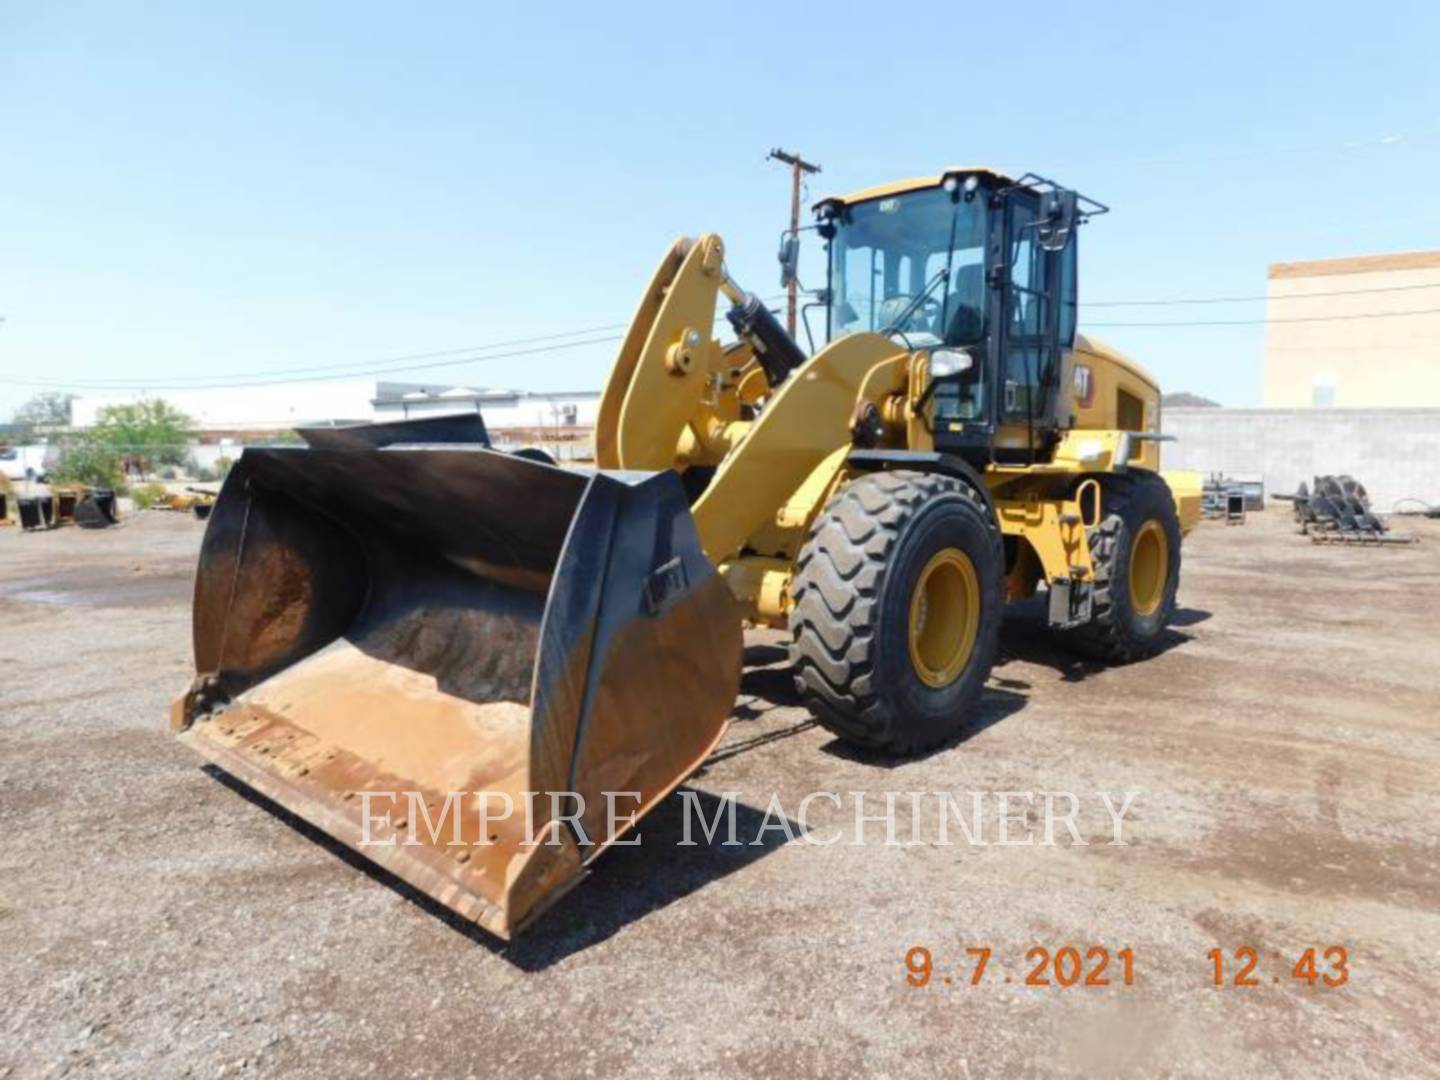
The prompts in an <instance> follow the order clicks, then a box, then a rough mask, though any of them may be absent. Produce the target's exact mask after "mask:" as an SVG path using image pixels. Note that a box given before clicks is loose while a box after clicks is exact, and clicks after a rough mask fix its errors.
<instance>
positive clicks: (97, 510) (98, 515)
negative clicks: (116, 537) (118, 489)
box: [74, 488, 120, 529]
mask: <svg viewBox="0 0 1440 1080" xmlns="http://www.w3.org/2000/svg"><path fill="white" fill-rule="evenodd" d="M74 517H75V524H76V525H79V526H80V528H82V529H104V528H108V527H109V526H111V525H115V524H117V523H118V522H119V521H120V514H119V512H118V511H117V509H116V504H115V492H113V491H111V490H110V489H109V488H87V489H86V490H85V495H84V497H83V498H82V499H81V500H80V501H79V502H77V503H76V504H75V510H74Z"/></svg>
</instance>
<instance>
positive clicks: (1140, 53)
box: [0, 0, 1440, 416]
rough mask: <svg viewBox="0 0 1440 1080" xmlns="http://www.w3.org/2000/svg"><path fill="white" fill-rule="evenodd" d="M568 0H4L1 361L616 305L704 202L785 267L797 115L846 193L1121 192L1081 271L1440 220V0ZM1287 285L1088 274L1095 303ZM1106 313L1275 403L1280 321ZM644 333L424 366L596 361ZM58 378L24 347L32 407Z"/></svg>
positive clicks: (332, 351) (284, 359)
mask: <svg viewBox="0 0 1440 1080" xmlns="http://www.w3.org/2000/svg"><path fill="white" fill-rule="evenodd" d="M227 7H228V8H229V10H225V9H226V8H227ZM567 7H570V6H568V5H564V4H543V3H529V4H524V5H516V6H513V7H511V6H508V5H499V4H476V3H471V4H441V3H437V4H430V5H397V4H380V3H368V2H365V3H346V4H340V3H335V4H328V5H319V4H306V3H294V2H286V3H269V2H253V3H246V4H233V5H225V4H221V3H201V4H196V3H184V4H181V3H144V4H141V3H132V4H125V3H108V4H100V3H72V2H64V0H54V2H48V0H47V2H44V3H40V2H31V0H9V2H7V3H5V4H4V5H3V6H0V131H3V132H4V138H3V143H0V223H3V224H0V230H3V232H0V315H3V316H5V318H6V321H5V322H4V323H0V379H5V380H15V379H40V380H55V381H64V380H67V379H74V380H75V381H76V382H83V381H84V380H85V379H119V380H129V379H136V380H140V379H146V380H150V379H163V378H165V377H174V376H179V375H197V374H214V375H228V374H230V373H239V372H254V371H258V370H275V369H286V368H297V367H303V366H313V365H317V364H331V363H341V362H350V361H353V362H354V363H355V364H356V365H357V366H358V365H362V364H364V363H368V362H370V361H379V360H384V359H386V358H389V357H392V356H397V355H400V354H409V353H416V352H423V351H428V350H441V349H450V348H457V349H458V348H464V347H468V346H471V345H481V344H486V343H489V342H495V341H502V340H507V339H512V338H521V337H526V336H530V335H536V334H545V333H551V332H555V331H565V330H573V329H577V328H584V327H591V326H597V325H605V324H609V323H615V322H621V321H624V320H625V319H628V318H629V316H630V313H631V311H632V309H633V307H634V304H635V302H636V299H637V297H638V293H639V290H640V289H641V288H643V286H644V283H645V282H646V281H647V280H648V276H649V274H650V273H651V270H652V268H653V266H654V264H655V262H656V260H657V259H658V258H659V257H660V255H661V253H662V252H663V251H664V249H665V247H666V245H667V244H668V243H669V242H670V240H671V239H672V238H673V237H674V236H676V235H678V234H680V233H683V232H699V231H703V230H707V229H714V230H718V231H720V232H721V233H722V234H724V235H725V237H726V239H727V241H728V245H729V251H730V264H731V270H732V273H734V275H735V276H736V277H737V278H738V279H739V280H740V281H741V282H742V283H744V284H746V285H747V286H748V287H750V288H753V289H755V290H756V291H758V292H760V293H761V294H762V295H764V294H769V293H773V292H775V291H776V281H775V275H776V271H775V264H774V248H775V240H776V235H777V233H778V231H779V229H780V228H781V226H782V225H783V221H784V217H785V213H786V200H787V181H786V177H785V175H784V173H783V171H782V170H781V169H780V168H779V167H778V166H776V165H774V164H767V163H766V162H765V161H764V155H765V153H766V151H768V150H769V149H770V148H771V147H772V146H775V145H783V146H785V147H787V148H798V149H800V150H802V151H803V152H804V153H805V154H806V155H807V156H809V157H811V158H812V159H814V160H818V161H820V162H821V163H823V165H824V170H825V171H824V173H823V175H821V176H819V177H817V178H815V180H814V182H813V183H812V185H811V191H810V194H811V195H814V196H818V195H820V194H823V193H825V192H826V191H830V190H848V189H851V188H855V187H859V186H863V185H866V184H869V183H873V182H878V181H881V180H885V179H890V178H896V177H902V176H909V175H917V174H923V173H930V172H934V171H936V170H937V169H938V168H939V167H941V166H943V165H945V164H949V163H989V164H994V165H997V166H1001V167H1006V168H1009V169H1013V170H1017V171H1023V170H1027V169H1031V170H1035V171H1039V172H1043V173H1046V174H1048V175H1052V176H1054V177H1056V178H1057V179H1059V180H1061V181H1063V182H1065V183H1068V184H1070V185H1073V186H1076V187H1078V188H1079V189H1080V190H1081V191H1083V192H1086V193H1088V194H1093V195H1094V196H1096V197H1098V198H1100V199H1103V200H1104V201H1106V202H1108V203H1110V204H1111V205H1112V206H1113V207H1114V208H1115V209H1114V212H1113V213H1112V214H1111V215H1109V216H1108V217H1105V218H1101V219H1098V220H1097V221H1096V222H1094V223H1093V224H1092V225H1090V226H1088V227H1087V228H1086V230H1085V231H1084V233H1083V234H1082V235H1083V246H1082V248H1081V251H1082V255H1081V296H1082V300H1084V301H1112V300H1137V299H1147V298H1155V299H1169V298H1187V297H1188V298H1193V297H1212V296H1230V295H1239V296H1246V295H1254V294H1259V293H1263V292H1264V288H1265V267H1266V264H1267V263H1269V262H1272V261H1278V260H1288V259H1302V258H1312V257H1323V256H1331V255H1344V254H1352V253H1361V252H1372V251H1383V250H1395V249H1415V248H1427V247H1430V248H1433V247H1440V184H1437V183H1436V178H1437V177H1440V78H1437V75H1436V67H1437V59H1436V54H1435V42H1436V40H1437V38H1440V5H1436V4H1434V3H1433V0H1432V2H1430V3H1413V4H1407V3H1399V2H1391V3H1386V4H1380V5H1372V6H1369V7H1365V6H1358V7H1357V6H1356V5H1355V4H1353V3H1346V4H1337V3H1314V2H1306V3H1299V2H1291V3H1286V4H1263V3H1254V2H1250V3H1245V4H1236V5H1230V4H1214V3H1209V4H1204V5H1184V7H1186V8H1188V9H1189V10H1188V11H1184V12H1181V11H1178V10H1169V9H1172V8H1179V7H1181V5H1162V4H1156V3H1153V2H1149V3H1143V4H1133V5H1110V4H1096V5H1088V6H1086V7H1075V8H1073V9H1072V8H1069V7H1068V6H1059V7H1055V8H1051V9H1046V8H1045V7H1044V6H1043V5H1038V4H1036V5H1020V6H1017V5H1014V4H995V5H986V4H981V3H970V4H963V5H959V4H941V3H934V2H931V3H924V4H905V3H898V2H891V3H885V4H863V5H862V4H857V5H845V4H840V3H827V4H824V5H815V6H814V7H813V8H811V9H809V10H807V9H806V8H804V7H802V6H799V5H797V6H794V7H788V6H786V5H767V6H765V7H764V9H763V10H762V9H760V8H759V7H756V8H754V9H751V8H749V7H747V6H746V5H740V6H735V5H730V6H728V7H725V6H720V7H717V6H713V5H711V6H704V5H684V4H676V3H673V2H672V3H666V4H656V5H629V4H605V5H588V4H587V5H578V4H577V5H573V7H570V10H569V11H568V12H567V10H566V9H567ZM816 246H817V245H816V244H815V243H814V240H813V238H812V240H811V246H810V250H809V252H808V253H807V254H808V255H811V256H813V255H814V254H816V252H815V247H816ZM817 283H818V282H817ZM1263 315H1264V305H1263V304H1253V303H1252V304H1235V305H1203V306H1195V307H1162V308H1152V309H1146V308H1095V307H1091V308H1087V309H1085V311H1084V313H1083V315H1082V328H1084V327H1085V326H1087V325H1088V326H1091V327H1097V324H1099V323H1103V322H1122V321H1123V322H1136V321H1150V320H1155V321H1173V320H1177V319H1247V318H1252V319H1253V318H1260V317H1263ZM1095 332H1096V333H1097V334H1098V335H1100V336H1103V337H1107V338H1108V339H1109V340H1111V341H1113V342H1114V343H1115V344H1117V345H1119V346H1121V347H1122V348H1124V349H1126V350H1127V351H1129V352H1131V353H1132V354H1133V355H1135V356H1136V357H1137V358H1139V359H1140V360H1142V361H1143V362H1145V363H1146V364H1148V365H1149V366H1150V367H1151V369H1152V370H1154V371H1155V372H1156V373H1157V374H1158V375H1159V376H1160V378H1161V381H1162V383H1163V384H1164V385H1165V387H1166V389H1172V390H1180V389H1188V390H1194V391H1198V392H1200V393H1204V394H1208V395H1210V396H1212V397H1215V398H1218V399H1220V400H1222V401H1224V402H1225V403H1227V404H1241V405H1243V404H1255V403H1257V402H1258V396H1259V380H1260V358H1261V352H1262V348H1263V340H1264V330H1263V327H1260V326H1241V327H1193V328H1186V327H1163V328H1149V329H1146V328H1134V327H1107V328H1104V329H1099V328H1096V330H1095ZM611 353H612V347H611V346H608V345H607V346H590V347H586V348H580V349H573V350H568V351H561V352H552V353H543V354H538V355H532V356H528V357H519V358H511V359H500V360H494V361H490V362H487V363H472V364H468V365H465V366H458V367H453V368H442V369H433V370H430V371H426V372H417V373H416V374H415V376H414V377H416V378H421V379H430V380H440V379H444V380H447V381H455V382H467V383H472V384H474V383H482V384H488V385H511V386H519V387H526V388H531V389H580V388H589V387H597V388H598V387H599V386H600V385H602V383H603V381H604V378H605V375H606V373H607V372H608V369H609V363H610V360H611ZM393 377H396V378H405V377H407V376H405V375H404V374H397V375H395V376H393ZM34 389H35V388H33V387H28V386H22V385H16V384H15V383H14V382H9V381H7V382H0V416H3V415H5V414H7V413H8V412H9V410H10V408H12V407H13V406H15V405H17V404H19V403H20V402H21V401H23V400H24V399H25V398H27V397H28V396H29V395H30V393H32V392H33V390H34Z"/></svg>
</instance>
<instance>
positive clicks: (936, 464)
mask: <svg viewBox="0 0 1440 1080" xmlns="http://www.w3.org/2000/svg"><path fill="white" fill-rule="evenodd" d="M845 463H846V464H847V465H849V466H850V468H852V469H854V470H855V471H856V472H888V471H889V470H891V469H913V470H915V471H916V472H929V473H940V474H941V475H942V476H953V477H955V478H956V479H958V480H964V481H966V482H967V483H969V484H970V485H971V486H972V487H974V489H975V490H976V492H977V493H979V495H980V498H981V500H982V501H983V502H984V503H985V509H986V510H988V511H989V512H990V516H991V518H992V519H994V520H996V521H997V522H998V521H999V518H998V517H997V515H996V513H995V500H994V499H992V498H991V497H990V489H989V488H988V487H987V486H986V485H985V481H984V479H982V478H981V476H980V473H979V471H978V470H977V469H976V468H975V466H973V465H971V464H970V463H969V462H968V461H966V460H965V459H964V458H960V457H956V456H955V455H954V454H942V453H940V452H939V451H927V450H859V449H856V450H852V451H850V456H849V457H847V458H846V459H845Z"/></svg>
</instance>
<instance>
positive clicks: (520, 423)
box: [373, 384, 600, 432]
mask: <svg viewBox="0 0 1440 1080" xmlns="http://www.w3.org/2000/svg"><path fill="white" fill-rule="evenodd" d="M391 385H394V384H391ZM373 404H374V407H375V413H374V415H375V419H376V420H406V419H411V420H413V419H416V418H418V417H422V416H443V415H451V414H454V413H462V412H474V411H476V410H477V409H478V410H479V412H480V415H481V416H483V417H484V418H485V426H486V427H487V428H488V429H489V430H491V431H502V432H503V431H556V430H558V431H567V430H570V429H575V428H593V427H594V426H595V416H596V413H597V412H598V411H599V409H600V392H599V391H598V390H589V391H578V392H571V393H553V394H552V393H533V392H531V391H528V390H477V389H474V388H471V387H467V386H445V387H439V386H410V387H408V388H407V389H404V390H402V391H400V392H398V393H396V392H389V393H385V394H382V395H380V396H377V397H376V399H375V401H374V402H373Z"/></svg>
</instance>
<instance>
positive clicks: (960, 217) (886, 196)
mask: <svg viewBox="0 0 1440 1080" xmlns="http://www.w3.org/2000/svg"><path fill="white" fill-rule="evenodd" d="M1082 203H1083V204H1084V205H1083V207H1082V206H1081V204H1082ZM1106 209H1107V208H1106V207H1105V206H1103V205H1102V204H1100V203H1097V202H1095V201H1094V200H1091V199H1087V198H1084V197H1083V196H1080V195H1077V194H1076V193H1075V192H1073V191H1069V190H1067V189H1065V188H1061V187H1060V186H1059V185H1057V184H1055V183H1053V182H1051V181H1049V180H1046V179H1044V178H1043V177H1039V176H1035V175H1033V174H1026V175H1025V176H1023V177H1021V178H1020V179H1019V180H1018V181H1017V180H1011V179H1009V178H1008V177H1006V176H1003V175H1002V174H1000V173H997V172H994V171H992V170H989V169H951V170H948V171H947V172H945V173H942V174H941V175H940V176H936V177H927V178H924V179H919V180H912V181H903V182H901V183H898V184H889V185H885V186H883V187H880V188H870V189H867V190H866V191H861V192H857V193H856V194H854V195H851V196H847V197H845V198H832V199H826V200H823V201H822V202H820V203H818V204H817V205H816V207H815V213H816V217H817V219H818V222H819V224H818V231H819V232H820V234H821V236H823V237H824V238H825V241H826V249H827V260H826V262H827V268H828V269H827V282H826V289H825V292H824V293H823V294H822V301H823V304H824V308H825V335H824V336H825V340H826V342H827V343H828V342H831V341H835V340H836V339H838V338H841V337H844V336H845V335H847V334H853V333H859V332H862V331H864V332H871V333H877V334H883V335H886V336H889V337H892V338H894V339H895V341H896V342H897V343H900V344H903V345H904V346H905V347H906V348H907V349H909V350H911V351H912V352H914V351H920V350H925V351H928V352H929V353H930V374H931V382H930V385H929V388H928V389H927V392H926V396H927V398H928V406H929V408H928V411H929V415H930V417H931V422H932V423H933V427H934V436H935V448H936V450H939V451H943V452H949V453H956V454H959V455H961V456H963V457H965V458H967V459H969V460H971V461H972V462H973V463H976V464H980V463H982V462H984V463H991V462H995V463H1001V464H1024V463H1029V462H1033V461H1035V460H1037V458H1038V457H1039V456H1040V455H1041V454H1042V453H1043V451H1045V450H1046V449H1047V448H1048V447H1049V445H1050V444H1051V443H1052V442H1053V441H1054V439H1055V438H1056V437H1057V432H1058V430H1059V427H1060V417H1059V398H1060V395H1059V393H1058V388H1059V383H1060V374H1061V371H1060V369H1061V361H1062V358H1063V356H1064V354H1065V353H1066V352H1067V351H1068V350H1069V349H1070V348H1071V347H1072V346H1073V345H1074V341H1075V324H1076V247H1077V244H1076V236H1075V233H1076V226H1078V225H1079V224H1081V223H1082V222H1084V221H1085V220H1087V219H1088V218H1090V217H1092V216H1094V215H1096V214H1100V213H1104V212H1105V211H1106Z"/></svg>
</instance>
